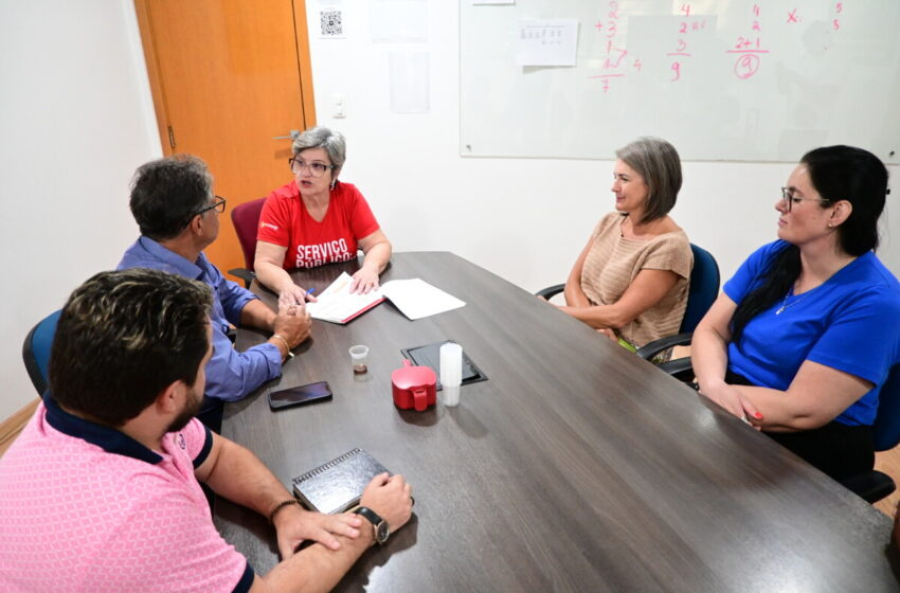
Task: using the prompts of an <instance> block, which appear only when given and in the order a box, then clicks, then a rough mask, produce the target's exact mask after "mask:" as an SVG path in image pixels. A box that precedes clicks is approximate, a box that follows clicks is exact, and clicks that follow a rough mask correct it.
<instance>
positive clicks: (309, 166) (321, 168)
mask: <svg viewBox="0 0 900 593" xmlns="http://www.w3.org/2000/svg"><path fill="white" fill-rule="evenodd" d="M288 163H290V165H291V172H292V173H293V174H294V175H299V174H300V173H302V172H303V170H304V169H306V170H307V171H309V174H310V175H312V176H313V177H321V176H322V175H324V174H325V171H327V170H328V169H334V165H326V164H325V163H318V162H315V163H307V162H306V161H303V160H301V159H295V158H290V159H288Z"/></svg>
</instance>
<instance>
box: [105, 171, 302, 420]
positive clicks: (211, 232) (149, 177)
mask: <svg viewBox="0 0 900 593" xmlns="http://www.w3.org/2000/svg"><path fill="white" fill-rule="evenodd" d="M211 190H212V176H211V175H210V173H209V171H208V169H207V168H206V164H205V163H204V162H203V161H201V160H200V159H198V158H196V157H190V156H182V157H174V158H165V159H160V160H156V161H152V162H149V163H147V164H145V165H143V166H141V167H140V168H139V169H138V170H137V172H136V173H135V176H134V179H133V181H132V190H131V202H130V205H131V213H132V214H133V215H134V219H135V220H136V221H137V223H138V226H139V227H140V229H141V236H140V237H139V238H138V240H137V241H136V242H135V243H134V244H133V245H132V246H131V247H129V248H128V249H127V250H126V251H125V255H124V256H123V257H122V261H121V262H119V266H118V269H120V270H122V269H126V268H153V269H156V270H163V271H165V272H170V273H173V274H178V275H180V276H184V277H186V278H191V279H193V280H199V281H201V282H204V283H206V284H208V285H209V286H210V287H211V288H212V290H213V296H214V302H213V310H212V313H211V314H210V320H211V322H212V330H213V349H214V352H213V356H212V358H211V359H210V361H209V363H207V365H206V391H205V395H204V399H203V406H202V408H201V410H200V413H199V414H198V415H197V417H198V418H200V419H201V420H203V422H204V423H205V424H206V425H207V426H209V427H210V428H211V429H213V430H215V431H217V432H218V430H219V428H220V426H221V421H222V402H223V401H235V400H239V399H241V398H243V397H244V396H246V395H247V394H248V393H250V392H251V391H253V390H254V389H256V388H257V387H259V386H260V385H262V384H263V383H264V382H266V381H269V380H270V379H274V378H275V377H278V376H279V375H281V365H282V361H284V360H285V359H286V358H287V357H288V356H289V355H290V351H291V350H292V349H293V348H296V347H297V346H298V345H299V344H300V343H301V342H303V341H304V340H306V339H307V338H308V337H309V326H310V318H309V314H308V313H307V311H306V308H305V307H303V306H302V305H292V306H286V305H282V306H280V307H279V310H278V312H277V313H276V312H275V311H272V310H271V309H270V308H269V307H268V306H266V305H265V304H263V303H262V302H261V301H260V300H258V299H257V298H256V296H255V295H253V294H252V293H251V292H250V291H248V290H246V289H245V288H243V287H241V286H238V285H237V284H236V283H234V282H232V281H230V280H226V279H225V277H224V276H222V273H221V272H220V271H219V270H218V268H216V266H214V265H213V264H212V263H210V261H209V260H208V259H207V258H206V256H205V255H204V254H203V250H204V249H205V248H206V247H207V246H209V245H210V244H212V242H213V241H215V240H216V237H218V235H219V214H220V213H222V212H224V211H225V200H224V199H223V198H219V197H216V196H214V195H213V194H212V191H211ZM232 325H234V326H238V325H240V326H245V327H254V328H258V329H263V330H266V331H271V332H273V333H272V337H271V338H269V341H268V342H266V343H264V344H260V345H258V346H254V347H252V348H250V349H248V350H246V351H245V352H238V351H237V350H235V349H234V347H233V346H232V344H231V340H230V339H229V337H228V330H229V329H230V328H231V326H232Z"/></svg>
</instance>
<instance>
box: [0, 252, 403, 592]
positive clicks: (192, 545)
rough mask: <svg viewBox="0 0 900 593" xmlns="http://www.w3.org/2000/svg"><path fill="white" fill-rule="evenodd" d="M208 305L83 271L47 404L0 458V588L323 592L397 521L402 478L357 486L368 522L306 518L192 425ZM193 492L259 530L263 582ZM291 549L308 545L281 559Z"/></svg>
mask: <svg viewBox="0 0 900 593" xmlns="http://www.w3.org/2000/svg"><path fill="white" fill-rule="evenodd" d="M211 306H212V296H211V293H210V291H209V288H208V287H206V286H205V285H204V284H202V283H200V282H197V281H194V280H188V279H186V278H182V277H179V276H175V275H171V274H167V273H164V272H159V271H155V270H146V269H131V270H125V271H121V272H103V273H100V274H97V275H96V276H94V277H93V278H91V279H90V280H88V281H87V282H86V283H85V284H84V285H82V286H81V287H79V288H78V289H76V291H75V292H74V293H73V294H72V296H71V297H70V298H69V301H68V302H67V303H66V306H65V308H64V309H63V312H62V315H61V317H60V320H59V325H58V328H57V331H56V336H55V338H54V343H53V350H52V353H51V359H50V386H51V387H50V392H51V394H52V395H50V396H49V397H48V398H47V399H46V401H45V402H43V403H42V404H41V405H40V406H39V407H38V410H37V413H36V414H35V416H34V418H32V419H31V421H30V422H29V424H28V426H27V427H26V428H25V430H24V431H23V432H22V434H21V435H20V436H19V438H18V439H17V440H16V442H15V443H14V444H13V446H12V447H11V448H10V449H9V450H8V451H7V453H6V455H5V456H4V457H3V458H2V459H0V501H2V503H0V591H91V592H94V591H129V592H131V591H165V592H175V591H177V592H180V591H196V592H204V593H206V592H218V591H223V592H224V591H253V592H258V591H307V590H315V591H327V590H329V589H331V588H332V587H333V586H334V585H335V584H336V583H337V582H338V581H339V580H340V578H341V577H342V576H343V575H344V574H345V573H346V572H347V570H348V569H349V568H350V566H351V565H352V564H353V563H354V562H355V561H356V559H357V558H359V557H360V555H362V553H363V552H364V551H365V550H366V549H367V548H368V547H369V546H370V545H372V544H373V543H374V541H375V537H376V535H378V536H379V537H382V535H381V533H382V532H381V531H378V533H377V534H376V530H375V529H373V526H372V525H369V523H368V522H369V517H375V518H376V520H382V521H380V524H384V523H386V524H387V525H389V526H390V529H391V530H394V531H396V530H397V529H399V528H400V527H402V526H403V525H404V524H406V522H407V521H408V520H409V517H410V514H411V508H412V503H411V497H410V486H409V484H407V483H406V482H405V481H404V480H403V478H402V477H401V476H393V477H388V475H387V474H383V475H381V476H378V477H376V478H375V479H374V480H373V481H372V482H371V483H370V484H369V486H368V487H367V488H366V490H365V492H364V493H363V497H362V505H363V506H364V507H368V509H369V511H368V513H362V514H359V515H358V514H353V513H345V514H342V515H335V516H330V515H321V514H318V513H311V512H308V511H305V510H303V509H302V508H300V506H299V505H297V504H296V501H295V500H294V499H293V498H292V497H291V495H290V493H289V492H288V491H287V490H286V489H285V488H284V486H283V485H282V484H281V482H280V481H279V480H278V479H277V478H276V477H275V476H274V475H272V473H271V472H269V470H268V469H266V468H265V466H263V465H262V463H261V462H260V461H259V460H258V459H257V458H256V457H255V456H254V455H253V454H252V453H251V452H250V451H248V450H247V449H244V448H243V447H241V446H239V445H237V444H235V443H233V442H231V441H228V440H227V439H225V438H222V437H220V436H218V435H216V434H214V433H212V432H210V431H209V430H208V429H206V428H205V427H204V426H203V425H202V424H201V423H200V422H199V421H197V420H196V419H193V416H194V413H195V412H196V411H197V409H198V408H199V406H200V402H201V401H202V397H203V388H204V383H205V381H206V377H205V375H204V367H205V364H206V362H207V361H208V360H209V357H210V356H211V354H212V347H211V343H210V327H209V312H210V308H211ZM198 480H200V481H202V482H205V483H206V484H207V485H209V486H210V487H211V488H212V489H213V490H214V491H216V492H217V493H218V494H219V495H221V496H224V497H226V498H229V499H231V500H233V501H235V502H238V503H240V504H243V505H246V506H248V507H250V508H252V509H254V510H256V511H258V512H259V513H261V514H263V515H265V516H268V517H269V518H270V520H271V521H272V523H273V525H274V526H275V530H276V533H277V538H278V547H279V550H280V551H281V554H282V558H283V559H284V560H283V561H282V562H281V563H280V564H278V565H277V566H276V567H275V568H274V569H273V570H272V571H271V572H270V573H268V574H267V575H265V576H261V575H257V574H255V573H254V572H253V569H252V568H251V567H250V565H249V564H248V562H247V560H246V559H245V558H244V557H243V556H241V555H240V554H239V553H238V552H237V551H236V550H235V549H234V547H233V546H231V545H229V544H228V543H227V542H226V541H225V540H223V539H222V537H221V536H220V535H219V534H218V532H217V531H216V529H215V527H214V525H213V523H212V520H211V518H210V510H209V505H208V503H207V501H206V497H205V496H204V495H203V492H202V490H201V488H200V485H199V483H198ZM370 513H371V514H370ZM380 526H381V527H382V529H383V527H384V526H383V525H380ZM304 540H314V541H315V542H318V543H317V544H316V545H312V546H310V547H308V548H306V549H304V550H303V551H300V552H296V553H295V552H294V550H295V549H296V548H297V546H298V545H299V544H300V542H301V541H304ZM382 540H383V537H382Z"/></svg>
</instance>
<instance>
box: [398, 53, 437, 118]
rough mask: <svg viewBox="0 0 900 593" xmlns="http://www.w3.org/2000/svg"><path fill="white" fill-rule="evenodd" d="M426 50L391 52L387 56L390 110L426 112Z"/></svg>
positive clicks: (427, 84) (427, 89)
mask: <svg viewBox="0 0 900 593" xmlns="http://www.w3.org/2000/svg"><path fill="white" fill-rule="evenodd" d="M428 57H429V56H428V52H425V51H423V52H416V53H404V52H391V54H390V56H389V58H388V64H389V66H388V70H389V73H390V74H389V80H390V85H391V111H392V112H394V113H428V110H429V108H430V105H429V94H428V92H429V78H428Z"/></svg>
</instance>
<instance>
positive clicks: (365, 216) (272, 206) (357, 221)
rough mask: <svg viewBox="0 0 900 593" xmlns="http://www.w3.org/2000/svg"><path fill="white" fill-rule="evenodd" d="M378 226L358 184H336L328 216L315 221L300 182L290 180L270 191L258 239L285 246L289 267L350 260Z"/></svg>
mask: <svg viewBox="0 0 900 593" xmlns="http://www.w3.org/2000/svg"><path fill="white" fill-rule="evenodd" d="M378 228H379V226H378V221H377V220H375V216H374V215H373V214H372V210H371V209H370V208H369V204H368V203H367V202H366V199H365V198H364V197H363V195H362V194H361V193H360V192H359V190H358V189H356V186H354V185H352V184H350V183H342V182H340V181H339V182H338V183H336V184H335V186H334V189H332V190H331V197H330V200H329V202H328V211H327V212H326V213H325V218H323V219H322V222H316V220H315V219H314V218H313V217H312V216H310V215H309V212H308V211H307V209H306V206H305V205H304V204H303V199H302V198H301V197H300V190H299V189H298V188H297V182H296V181H291V182H290V183H288V184H287V185H284V186H282V187H280V188H278V189H276V190H275V191H273V192H272V193H271V194H269V198H268V199H267V200H266V203H265V205H264V206H263V209H262V214H261V215H260V217H259V232H258V234H257V237H256V238H257V240H258V241H265V242H267V243H273V244H275V245H280V246H282V247H286V248H287V253H285V254H284V264H283V266H284V269H285V270H290V269H292V268H314V267H316V266H321V265H325V264H330V263H335V262H343V261H349V260H351V259H353V258H354V257H356V251H357V248H358V246H357V242H358V241H359V240H360V239H363V238H365V237H368V236H369V235H371V234H372V233H374V232H375V231H377V230H378Z"/></svg>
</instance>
